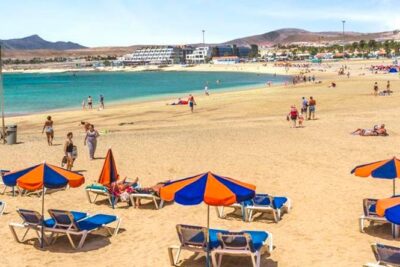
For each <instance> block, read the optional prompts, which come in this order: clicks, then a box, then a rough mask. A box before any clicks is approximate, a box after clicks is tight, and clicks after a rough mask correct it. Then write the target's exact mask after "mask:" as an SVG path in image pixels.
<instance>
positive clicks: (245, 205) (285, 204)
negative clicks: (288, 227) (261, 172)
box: [217, 194, 292, 222]
mask: <svg viewBox="0 0 400 267" xmlns="http://www.w3.org/2000/svg"><path fill="white" fill-rule="evenodd" d="M291 205H292V204H291V200H290V199H289V198H287V197H278V196H275V197H274V196H271V195H267V194H256V195H255V197H254V198H253V199H251V200H247V201H244V202H242V203H235V204H233V205H231V206H229V207H230V208H234V209H235V211H236V210H239V209H240V210H241V212H242V214H243V219H244V220H245V221H253V220H254V214H255V213H257V212H259V213H271V214H272V215H273V218H274V221H275V222H278V221H279V220H280V219H281V215H282V213H283V212H289V211H290V210H291V208H292V206H291ZM217 213H218V217H220V218H224V217H225V215H224V207H217Z"/></svg>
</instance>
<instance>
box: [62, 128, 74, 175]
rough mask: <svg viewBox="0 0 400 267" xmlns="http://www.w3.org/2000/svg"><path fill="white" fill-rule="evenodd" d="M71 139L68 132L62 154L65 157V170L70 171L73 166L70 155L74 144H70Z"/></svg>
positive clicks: (70, 134)
mask: <svg viewBox="0 0 400 267" xmlns="http://www.w3.org/2000/svg"><path fill="white" fill-rule="evenodd" d="M72 137H73V134H72V133H71V132H69V133H68V134H67V140H66V141H65V144H64V153H65V156H66V157H67V170H71V169H72V166H73V164H74V157H73V155H72V152H73V150H74V143H73V142H72Z"/></svg>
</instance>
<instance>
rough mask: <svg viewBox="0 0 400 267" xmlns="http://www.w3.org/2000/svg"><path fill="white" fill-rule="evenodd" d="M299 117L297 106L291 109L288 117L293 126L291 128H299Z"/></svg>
mask: <svg viewBox="0 0 400 267" xmlns="http://www.w3.org/2000/svg"><path fill="white" fill-rule="evenodd" d="M298 116H299V112H298V110H297V108H296V106H295V105H293V106H291V107H290V112H289V114H288V115H287V117H286V118H287V120H288V121H289V120H290V121H291V122H292V125H291V126H290V127H291V128H296V127H297V118H298Z"/></svg>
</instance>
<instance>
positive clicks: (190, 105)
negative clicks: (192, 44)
mask: <svg viewBox="0 0 400 267" xmlns="http://www.w3.org/2000/svg"><path fill="white" fill-rule="evenodd" d="M188 102H189V107H190V111H191V112H192V113H193V111H194V105H196V101H195V100H194V97H193V96H192V95H191V94H190V95H189V98H188Z"/></svg>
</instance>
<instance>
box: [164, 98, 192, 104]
mask: <svg viewBox="0 0 400 267" xmlns="http://www.w3.org/2000/svg"><path fill="white" fill-rule="evenodd" d="M187 104H188V101H187V100H182V99H181V98H178V101H176V102H172V103H171V104H168V103H167V105H172V106H175V105H187Z"/></svg>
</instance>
